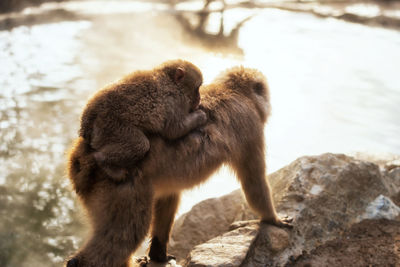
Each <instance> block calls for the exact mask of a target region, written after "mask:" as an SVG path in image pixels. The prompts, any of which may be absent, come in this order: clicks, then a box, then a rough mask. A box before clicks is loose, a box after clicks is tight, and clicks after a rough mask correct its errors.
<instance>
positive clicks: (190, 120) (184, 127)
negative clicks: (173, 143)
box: [163, 109, 207, 140]
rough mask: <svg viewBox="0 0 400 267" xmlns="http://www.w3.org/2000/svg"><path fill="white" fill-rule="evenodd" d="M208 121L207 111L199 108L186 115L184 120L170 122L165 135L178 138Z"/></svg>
mask: <svg viewBox="0 0 400 267" xmlns="http://www.w3.org/2000/svg"><path fill="white" fill-rule="evenodd" d="M206 122H207V115H206V113H205V112H204V111H202V110H199V109H197V110H195V111H193V112H191V113H189V114H188V115H187V116H186V117H184V118H183V120H182V121H179V122H176V123H170V124H169V127H167V128H166V129H165V131H164V133H163V135H164V136H165V137H166V138H167V139H170V140H174V139H178V138H181V137H183V136H185V135H187V134H188V133H190V132H191V131H193V130H195V129H197V128H199V127H200V126H203V125H204V124H205V123H206Z"/></svg>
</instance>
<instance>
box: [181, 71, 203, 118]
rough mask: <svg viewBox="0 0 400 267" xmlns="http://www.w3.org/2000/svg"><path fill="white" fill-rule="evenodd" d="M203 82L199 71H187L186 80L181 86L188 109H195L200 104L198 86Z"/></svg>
mask: <svg viewBox="0 0 400 267" xmlns="http://www.w3.org/2000/svg"><path fill="white" fill-rule="evenodd" d="M202 83H203V77H202V76H201V73H198V72H196V71H188V72H187V80H186V82H185V83H184V87H183V88H182V91H183V94H184V95H185V98H186V100H187V103H188V104H189V109H190V111H191V112H192V111H194V110H196V109H197V108H198V107H199V105H200V86H201V84H202Z"/></svg>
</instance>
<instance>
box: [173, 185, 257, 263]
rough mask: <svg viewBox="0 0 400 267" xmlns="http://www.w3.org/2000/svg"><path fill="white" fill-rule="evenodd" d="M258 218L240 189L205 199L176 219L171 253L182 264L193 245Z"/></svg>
mask: <svg viewBox="0 0 400 267" xmlns="http://www.w3.org/2000/svg"><path fill="white" fill-rule="evenodd" d="M256 218H257V216H256V215H255V214H254V213H253V212H252V211H251V210H250V209H249V207H248V205H247V203H246V201H245V200H244V197H243V195H242V193H241V191H240V190H235V191H234V192H232V193H230V194H228V195H226V196H223V197H221V198H212V199H208V200H205V201H202V202H200V203H199V204H197V205H195V206H194V207H193V208H192V209H191V211H190V212H188V213H185V214H183V215H182V216H181V217H180V218H179V219H178V220H177V221H176V222H175V225H174V228H173V230H172V235H171V242H170V247H169V253H170V254H172V255H174V256H176V257H177V259H178V262H179V263H181V262H182V261H184V260H185V259H186V257H187V255H188V254H189V252H190V251H191V250H192V248H193V247H194V246H196V245H198V244H202V243H204V242H206V241H208V240H210V239H212V238H214V237H216V236H219V235H221V234H223V233H225V232H227V231H228V230H229V226H230V225H231V224H232V223H233V222H234V221H240V220H249V219H256Z"/></svg>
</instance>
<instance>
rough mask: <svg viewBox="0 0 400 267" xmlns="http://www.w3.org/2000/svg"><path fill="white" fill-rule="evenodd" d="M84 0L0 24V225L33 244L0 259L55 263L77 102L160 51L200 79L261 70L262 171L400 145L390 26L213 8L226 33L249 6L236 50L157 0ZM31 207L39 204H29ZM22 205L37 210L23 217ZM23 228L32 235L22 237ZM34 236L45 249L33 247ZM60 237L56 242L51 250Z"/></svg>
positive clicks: (216, 180)
mask: <svg viewBox="0 0 400 267" xmlns="http://www.w3.org/2000/svg"><path fill="white" fill-rule="evenodd" d="M85 5H86V6H85ZM87 5H89V7H88V6H87ZM90 5H92V6H90ZM96 5H97V6H99V5H100V6H104V3H100V4H99V2H93V1H92V2H86V3H85V4H84V5H82V4H80V3H75V2H73V3H67V4H64V6H62V7H65V8H66V9H68V10H70V11H73V12H78V13H79V14H80V15H81V16H82V19H74V20H70V21H61V22H56V23H44V24H40V25H39V24H38V25H34V26H31V27H27V26H19V27H15V28H13V29H10V30H6V31H0V118H1V120H0V140H1V142H0V167H1V169H2V170H3V171H2V172H1V173H0V189H1V190H3V192H6V193H5V194H3V195H2V196H1V201H2V202H0V203H2V204H1V205H0V213H1V214H2V218H6V217H4V216H8V217H7V218H8V219H7V220H6V219H2V220H1V221H0V233H7V234H8V233H9V232H10V230H7V229H14V228H13V227H15V229H17V225H20V227H22V228H23V229H24V230H23V232H24V234H25V235H26V236H25V235H24V234H22V236H25V239H23V240H24V242H27V243H22V244H23V245H24V246H27V247H28V248H31V249H32V248H34V249H32V250H36V252H30V254H28V256H29V259H27V260H26V261H23V260H21V257H22V256H18V254H16V255H14V256H12V257H10V256H9V257H8V258H7V257H6V256H4V255H5V254H0V263H5V264H0V265H4V266H13V264H14V266H15V265H18V266H25V265H24V264H22V263H21V262H26V265H30V266H32V263H35V262H36V263H37V262H41V259H42V258H41V257H48V258H46V259H50V260H51V261H52V262H54V263H57V262H58V263H59V262H60V261H62V259H63V257H65V256H66V254H65V251H72V250H74V249H76V247H77V244H78V243H79V242H80V240H81V239H82V238H81V239H80V238H79V237H77V234H76V233H77V232H76V231H75V229H78V228H79V227H80V228H82V227H81V226H79V225H78V226H74V225H72V224H73V222H74V221H76V220H78V221H80V220H79V219H78V218H77V217H76V216H77V215H76V214H75V213H76V209H77V206H76V203H74V202H72V201H71V199H74V197H73V196H71V195H70V193H68V192H69V187H68V182H67V179H66V178H65V172H64V165H65V154H64V152H65V151H66V149H67V147H68V146H69V145H70V143H71V140H72V139H73V138H75V137H76V135H77V129H78V119H79V113H80V112H81V110H82V108H83V105H84V104H85V101H86V100H87V98H88V97H89V96H90V95H91V94H93V93H94V92H95V91H96V90H97V89H99V88H100V87H101V86H103V85H105V84H106V83H109V82H111V81H113V80H115V79H117V78H119V77H120V76H121V75H122V74H124V73H127V72H130V71H132V70H135V69H145V68H150V67H152V66H154V65H157V64H159V63H160V62H162V61H164V60H167V59H172V58H185V59H188V60H190V61H192V62H194V63H195V64H196V65H198V66H199V67H200V69H202V71H203V74H204V77H205V82H210V81H212V79H213V78H214V77H215V76H216V75H217V74H218V73H219V72H220V71H222V70H224V69H226V68H228V67H231V66H234V65H238V64H242V65H244V66H249V67H255V68H258V69H260V70H261V71H262V72H264V73H265V74H266V76H267V78H268V80H269V84H270V90H271V100H272V109H273V112H272V116H271V118H270V121H269V124H268V125H267V127H266V140H267V145H268V150H267V151H268V156H267V164H268V170H269V172H272V171H275V170H277V169H279V168H280V167H283V166H284V165H286V164H288V163H290V162H291V161H293V160H294V159H296V158H297V157H299V156H302V155H311V154H319V153H324V152H337V153H351V152H356V151H361V152H369V153H394V154H400V141H399V139H398V137H399V136H400V105H399V103H400V79H399V77H398V75H399V70H400V33H399V32H397V31H393V30H385V29H382V28H371V27H367V26H363V25H358V24H350V23H346V22H343V21H339V20H335V19H319V18H316V17H314V16H312V15H307V14H298V13H291V12H285V11H280V10H244V9H234V10H230V11H227V12H226V13H225V15H224V18H225V22H226V28H225V31H226V32H229V30H230V29H231V28H233V27H234V26H235V23H237V22H238V21H240V20H242V19H244V18H245V17H247V16H249V15H253V17H252V18H251V19H250V20H249V21H248V22H247V23H246V24H245V25H244V27H243V28H242V29H241V31H240V34H239V39H238V44H239V46H240V47H241V48H242V49H243V54H242V55H240V54H232V53H225V52H224V51H223V50H219V51H217V52H215V51H210V50H207V49H206V48H205V47H204V45H200V44H199V43H198V42H196V41H194V40H192V38H189V37H188V34H187V33H186V32H185V31H184V30H183V29H182V27H181V25H180V24H179V23H178V22H177V21H176V20H175V19H174V17H172V16H171V14H170V13H168V12H167V11H166V10H168V7H167V6H165V5H160V4H157V5H155V6H153V5H151V4H143V3H140V4H139V7H140V8H137V9H135V7H137V6H135V4H134V3H133V4H132V3H129V5H130V7H129V8H130V9H129V8H128V7H127V6H123V7H121V6H120V5H118V4H117V3H116V2H112V4H109V6H108V7H109V8H107V7H106V8H103V9H101V10H99V11H96V12H95V11H94V10H98V9H96V8H95V7H96ZM149 5H150V6H149ZM111 7H112V8H111ZM51 8H52V6H45V7H42V8H41V9H51ZM41 9H40V8H39V9H31V10H30V11H25V13H26V12H28V13H29V12H30V13H35V12H36V13H40V12H41ZM127 10H129V11H131V12H127ZM94 13H96V16H94V15H93V14H94ZM218 23H219V17H218V16H215V17H214V18H213V21H211V23H210V24H209V25H208V26H207V27H208V30H209V32H217V29H218V27H219V25H218ZM237 187H238V183H237V182H236V180H235V178H234V176H233V175H232V174H231V173H230V172H229V170H227V169H225V168H223V169H222V170H221V171H220V172H219V173H218V174H216V175H215V176H214V177H213V178H212V179H211V181H210V182H209V183H206V184H205V185H202V186H201V187H199V188H197V189H195V190H193V191H191V192H190V193H186V194H185V196H184V200H183V201H182V205H181V209H180V213H182V212H184V211H187V210H188V209H190V207H191V206H192V205H193V204H194V203H196V202H198V201H200V200H202V199H205V198H208V197H215V196H219V195H222V194H225V193H229V192H230V191H232V190H233V189H235V188H237ZM21 194H22V195H21ZM24 196H25V197H24ZM28 196H29V197H28ZM49 202H51V203H52V205H50V208H49V207H48V206H49ZM53 202H54V203H53ZM13 203H18V206H17V208H16V207H15V205H14V204H13ZM13 205H14V206H13ZM35 209H36V210H39V211H42V212H43V213H32V210H35ZM32 216H37V217H40V216H41V217H40V219H37V221H34V222H32V219H31V218H32ZM74 216H75V217H74ZM18 223H19V224H18ZM7 227H11V228H7ZM73 227H75V228H73ZM71 229H74V230H71ZM19 231H20V230H15V232H16V233H20V232H19ZM11 232H13V231H11ZM30 232H32V233H35V232H37V233H40V234H39V236H35V237H32V236H31V235H28V233H30ZM7 234H1V235H0V241H2V242H0V243H3V244H6V243H5V241H4V240H6V241H7V244H9V243H10V244H14V243H15V245H14V246H15V247H19V246H22V245H21V244H20V243H18V242H22V241H18V238H19V239H21V238H20V237H18V238H13V237H9V236H8V235H7ZM60 237H62V238H60ZM35 238H39V239H40V240H42V241H41V242H43V243H45V244H46V245H48V246H50V247H51V248H52V249H51V251H50V252H49V250H50V249H49V248H48V247H46V246H43V248H40V246H38V243H40V242H38V241H37V239H35ZM10 240H11V241H10ZM26 240H32V241H31V242H32V244H31V245H29V244H30V243H29V242H28V241H26ZM63 240H64V241H63ZM65 240H69V243H68V244H66V243H65ZM12 242H14V243H12ZM63 242H64V243H63ZM18 244H19V245H18ZM27 244H28V245H27ZM10 246H11V245H10ZM11 247H12V246H11ZM60 247H62V248H63V249H64V251H61V252H60V251H57V250H56V248H60ZM41 249H42V250H41ZM38 251H45V252H47V253H42V254H44V255H45V256H42V255H39V254H40V253H41V252H38ZM11 254H12V253H11ZM21 255H22V254H21ZM38 255H39V256H38ZM28 256H25V257H28ZM22 258H23V257H22ZM16 263H18V264H16ZM33 265H35V264H33Z"/></svg>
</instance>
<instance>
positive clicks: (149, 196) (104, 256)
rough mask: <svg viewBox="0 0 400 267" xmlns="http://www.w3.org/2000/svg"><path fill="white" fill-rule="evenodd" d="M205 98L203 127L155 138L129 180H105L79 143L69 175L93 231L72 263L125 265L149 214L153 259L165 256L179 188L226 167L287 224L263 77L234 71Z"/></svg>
mask: <svg viewBox="0 0 400 267" xmlns="http://www.w3.org/2000/svg"><path fill="white" fill-rule="evenodd" d="M201 97H202V104H201V106H200V109H201V110H203V111H204V112H205V113H206V114H207V116H208V120H207V123H206V125H205V126H204V127H201V128H200V129H199V130H197V131H194V132H192V133H190V134H188V135H186V136H185V137H183V138H181V139H179V140H176V141H167V140H165V139H163V138H162V137H160V136H157V135H153V136H150V137H149V141H150V144H151V148H150V150H149V152H148V154H147V155H146V157H145V158H144V159H143V160H142V161H140V162H139V164H138V168H139V169H140V170H141V172H142V175H141V176H139V177H132V178H131V179H127V180H126V181H125V182H124V183H118V184H117V183H113V182H112V181H111V180H109V179H106V178H104V175H103V174H102V171H101V170H99V169H98V168H96V167H95V166H94V165H93V159H91V152H90V150H85V142H84V141H79V140H78V143H77V145H76V146H75V149H74V150H73V152H72V154H71V157H70V178H71V181H72V183H73V184H77V183H86V184H87V187H89V190H87V191H85V193H84V194H80V196H81V198H82V200H83V202H84V204H85V206H86V208H87V209H88V211H89V214H91V218H92V223H93V228H94V231H93V236H92V239H91V240H90V241H89V242H88V244H87V245H86V246H85V247H84V248H83V249H82V250H81V251H80V252H79V253H78V254H77V255H76V256H75V258H74V259H73V260H71V261H70V262H69V263H71V265H68V266H115V267H120V266H125V265H124V264H126V265H127V262H128V259H129V256H130V254H131V253H133V252H134V250H135V249H136V248H137V246H138V245H139V244H140V242H142V240H143V238H144V237H145V235H146V233H147V231H148V229H149V227H150V218H151V217H152V230H151V234H152V244H151V247H150V251H149V256H150V258H151V259H152V260H154V261H159V262H165V261H167V260H168V259H169V257H168V255H167V243H168V239H169V235H170V231H171V228H172V224H173V221H174V216H175V213H176V210H177V207H178V203H179V198H180V192H181V191H182V190H183V189H188V188H192V187H193V186H195V185H198V184H199V183H201V182H203V181H205V180H206V179H207V178H208V177H209V176H210V175H211V174H212V173H213V172H214V171H215V170H217V169H218V168H219V167H220V166H221V165H222V164H228V165H230V166H231V167H232V168H233V169H234V170H235V172H236V174H237V176H238V178H239V180H240V182H241V184H242V188H243V191H244V193H245V195H246V199H247V201H248V202H249V204H250V206H251V207H252V208H253V209H254V210H255V211H256V212H258V213H259V214H260V216H261V218H262V220H263V221H265V222H268V223H271V224H274V225H277V226H288V225H289V221H287V220H282V219H280V218H278V216H277V215H276V212H275V209H274V205H273V202H272V198H271V192H270V189H269V185H268V182H267V180H266V170H265V155H264V123H265V122H266V120H267V118H268V115H269V111H270V104H269V92H268V87H267V83H266V80H265V78H264V76H263V75H262V74H261V73H260V72H258V71H256V70H253V69H246V68H242V67H237V68H233V69H231V70H229V71H227V72H225V73H223V74H222V75H221V76H220V77H219V78H217V79H216V80H215V81H214V82H213V83H212V84H210V85H208V86H205V87H203V88H202V90H201ZM76 161H78V162H80V166H79V168H77V165H79V164H74V162H76ZM81 174H82V175H81ZM85 180H86V182H85ZM151 213H152V214H151Z"/></svg>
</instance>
